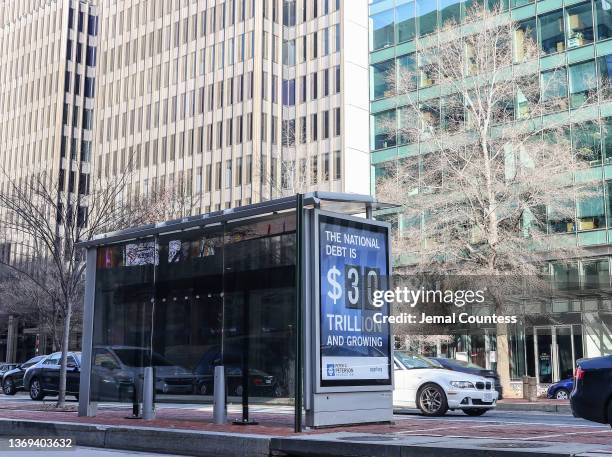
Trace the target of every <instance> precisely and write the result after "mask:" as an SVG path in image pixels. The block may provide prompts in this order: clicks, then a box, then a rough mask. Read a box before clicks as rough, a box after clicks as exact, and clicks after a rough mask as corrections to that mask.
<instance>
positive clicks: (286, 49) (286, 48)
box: [283, 40, 295, 66]
mask: <svg viewBox="0 0 612 457" xmlns="http://www.w3.org/2000/svg"><path fill="white" fill-rule="evenodd" d="M283 65H289V66H294V65H295V40H286V41H284V42H283Z"/></svg>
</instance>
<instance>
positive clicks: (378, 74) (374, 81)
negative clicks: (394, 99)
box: [370, 60, 395, 100]
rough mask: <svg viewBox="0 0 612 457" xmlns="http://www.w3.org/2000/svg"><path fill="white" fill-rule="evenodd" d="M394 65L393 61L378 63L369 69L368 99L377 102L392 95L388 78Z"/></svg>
mask: <svg viewBox="0 0 612 457" xmlns="http://www.w3.org/2000/svg"><path fill="white" fill-rule="evenodd" d="M394 67H395V65H394V62H393V60H387V61H385V62H379V63H376V64H374V65H372V66H371V67H370V98H371V99H372V100H378V99H380V98H384V97H390V96H392V95H393V92H392V90H391V81H390V77H392V76H393V74H392V73H391V72H392V71H393V69H394Z"/></svg>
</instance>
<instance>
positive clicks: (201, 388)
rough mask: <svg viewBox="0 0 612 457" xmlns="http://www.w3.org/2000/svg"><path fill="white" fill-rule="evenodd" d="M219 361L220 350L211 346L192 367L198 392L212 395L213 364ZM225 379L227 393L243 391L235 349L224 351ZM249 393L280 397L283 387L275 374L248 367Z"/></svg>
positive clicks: (237, 393) (239, 394) (217, 363)
mask: <svg viewBox="0 0 612 457" xmlns="http://www.w3.org/2000/svg"><path fill="white" fill-rule="evenodd" d="M232 349H234V348H232ZM220 363H221V351H220V348H219V347H218V346H213V347H212V348H211V349H210V350H208V351H207V352H205V353H204V355H203V356H202V357H201V358H200V361H199V362H198V364H197V365H196V367H195V369H194V374H195V377H196V385H197V392H198V393H200V394H202V395H212V392H213V385H214V373H215V366H216V365H219V364H220ZM225 379H226V385H227V393H228V394H229V395H236V396H241V395H242V392H243V386H242V368H241V366H240V355H239V354H238V353H237V352H236V351H235V350H227V351H226V353H225ZM249 394H250V395H252V396H271V397H282V395H283V389H282V387H281V386H280V384H279V383H278V381H277V379H276V377H275V376H273V375H271V374H269V373H267V372H265V371H263V370H259V369H256V368H249Z"/></svg>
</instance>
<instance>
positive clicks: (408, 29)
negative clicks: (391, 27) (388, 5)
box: [395, 2, 416, 43]
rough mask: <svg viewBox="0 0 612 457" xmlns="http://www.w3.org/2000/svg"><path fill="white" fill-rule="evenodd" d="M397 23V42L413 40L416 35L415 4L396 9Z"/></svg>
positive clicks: (400, 6)
mask: <svg viewBox="0 0 612 457" xmlns="http://www.w3.org/2000/svg"><path fill="white" fill-rule="evenodd" d="M395 21H396V23H397V25H396V27H397V42H398V43H403V42H404V41H408V40H412V39H413V38H414V36H415V34H416V24H415V18H414V2H408V3H406V4H404V5H399V6H398V7H397V8H395Z"/></svg>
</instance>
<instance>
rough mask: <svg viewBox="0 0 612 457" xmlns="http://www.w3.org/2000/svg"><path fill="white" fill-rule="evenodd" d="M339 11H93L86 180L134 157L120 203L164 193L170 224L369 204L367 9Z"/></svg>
mask: <svg viewBox="0 0 612 457" xmlns="http://www.w3.org/2000/svg"><path fill="white" fill-rule="evenodd" d="M347 3H348V2H347ZM350 3H351V5H350V7H348V5H345V2H343V1H341V0H292V1H282V0H265V1H263V0H262V1H259V0H224V1H222V0H191V1H189V0H180V1H178V0H174V1H163V0H155V1H148V2H144V1H136V0H123V1H122V0H119V1H103V0H102V1H100V2H99V10H100V17H101V21H100V22H101V41H100V42H101V47H100V52H99V55H100V59H99V66H98V73H97V80H98V87H99V90H98V94H97V98H96V119H95V123H96V127H95V129H96V131H95V137H96V147H95V152H94V154H95V159H94V168H95V169H96V173H97V174H98V176H99V177H101V178H102V179H104V178H106V177H112V176H114V175H115V174H116V173H121V172H122V171H123V170H124V169H125V166H126V164H127V162H128V160H129V158H133V160H134V164H135V173H134V176H133V179H132V182H131V184H130V186H129V188H128V189H127V192H126V194H127V195H125V198H128V199H135V198H143V197H146V196H148V195H152V194H154V193H155V192H157V191H159V190H160V189H171V190H173V191H174V190H177V191H178V193H179V194H180V195H185V196H187V197H188V199H189V207H188V208H187V209H184V210H183V211H179V213H180V212H182V213H187V212H191V213H199V212H210V211H216V210H221V209H225V208H229V207H233V206H240V205H245V204H250V203H256V202H260V201H263V200H266V199H270V198H273V197H277V196H279V195H283V194H292V193H295V192H296V191H305V190H313V189H320V190H331V191H345V192H360V193H368V192H369V174H370V168H369V154H368V144H367V141H368V140H367V128H368V114H367V113H368V112H367V103H368V99H367V93H366V91H365V90H364V88H365V87H367V71H368V70H367V51H366V50H367V2H366V1H365V0H359V1H355V2H350ZM345 43H350V44H351V45H350V46H344V44H345ZM349 167H350V172H347V170H349ZM181 215H182V214H176V216H181Z"/></svg>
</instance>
